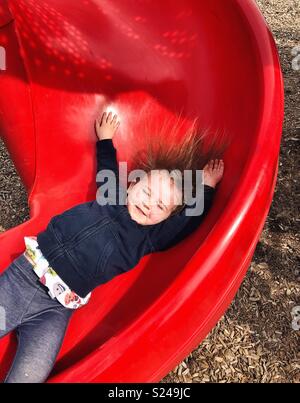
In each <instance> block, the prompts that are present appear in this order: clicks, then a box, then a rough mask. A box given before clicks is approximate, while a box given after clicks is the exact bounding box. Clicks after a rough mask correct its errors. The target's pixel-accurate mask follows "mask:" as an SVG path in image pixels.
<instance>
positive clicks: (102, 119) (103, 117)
mask: <svg viewBox="0 0 300 403" xmlns="http://www.w3.org/2000/svg"><path fill="white" fill-rule="evenodd" d="M104 120H106V112H103V114H102V116H101V121H100V124H101V125H102V122H103V121H104Z"/></svg>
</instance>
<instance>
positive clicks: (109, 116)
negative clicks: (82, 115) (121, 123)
mask: <svg viewBox="0 0 300 403" xmlns="http://www.w3.org/2000/svg"><path fill="white" fill-rule="evenodd" d="M110 118H111V112H109V114H108V115H107V118H106V122H107V123H108V122H109V120H110Z"/></svg>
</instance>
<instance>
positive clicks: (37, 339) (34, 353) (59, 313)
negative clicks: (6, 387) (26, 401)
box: [4, 297, 72, 383]
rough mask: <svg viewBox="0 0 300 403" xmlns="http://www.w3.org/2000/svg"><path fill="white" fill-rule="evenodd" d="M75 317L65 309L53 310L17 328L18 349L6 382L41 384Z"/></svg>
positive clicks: (52, 364)
mask: <svg viewBox="0 0 300 403" xmlns="http://www.w3.org/2000/svg"><path fill="white" fill-rule="evenodd" d="M49 299H50V297H49ZM71 314H72V311H71V310H68V309H67V308H64V307H63V306H62V309H57V308H56V307H49V308H48V309H46V310H43V311H42V312H40V313H39V314H36V315H34V316H32V318H31V319H28V320H27V321H26V322H24V323H22V324H21V325H20V326H19V327H18V328H17V335H18V349H17V353H16V356H15V359H14V361H13V364H12V366H11V369H10V371H9V373H8V374H7V376H6V379H5V381H4V382H5V383H27V382H28V383H30V382H31V383H41V382H44V381H45V380H46V379H47V378H48V375H49V374H50V372H51V370H52V368H53V366H54V363H55V359H56V357H57V355H58V353H59V350H60V348H61V345H62V342H63V339H64V335H65V331H66V329H67V325H68V323H69V319H70V316H71Z"/></svg>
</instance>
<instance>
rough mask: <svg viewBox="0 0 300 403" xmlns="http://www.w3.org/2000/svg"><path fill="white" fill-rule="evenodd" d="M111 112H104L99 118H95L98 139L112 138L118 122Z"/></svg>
mask: <svg viewBox="0 0 300 403" xmlns="http://www.w3.org/2000/svg"><path fill="white" fill-rule="evenodd" d="M111 117H112V113H111V112H109V114H108V115H107V112H104V113H103V114H102V116H101V118H99V119H96V121H95V124H96V134H97V137H98V139H99V140H104V139H112V138H113V136H114V134H115V132H116V130H117V128H118V127H119V125H120V122H119V121H118V122H117V115H116V114H115V115H114V117H113V118H111Z"/></svg>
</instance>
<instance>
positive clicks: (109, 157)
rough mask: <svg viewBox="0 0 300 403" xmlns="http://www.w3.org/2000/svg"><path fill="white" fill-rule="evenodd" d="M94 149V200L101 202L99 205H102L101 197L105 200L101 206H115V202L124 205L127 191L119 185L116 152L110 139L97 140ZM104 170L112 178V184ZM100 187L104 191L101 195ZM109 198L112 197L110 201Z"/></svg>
mask: <svg viewBox="0 0 300 403" xmlns="http://www.w3.org/2000/svg"><path fill="white" fill-rule="evenodd" d="M96 147H97V173H96V185H97V194H96V199H97V201H98V202H99V200H101V203H103V201H102V197H103V198H105V199H104V203H103V204H106V203H107V202H108V203H109V204H115V201H116V203H121V204H124V203H125V200H126V196H127V189H126V188H125V187H124V186H123V185H122V184H121V183H120V175H119V166H118V160H117V150H116V148H115V147H114V145H113V141H112V139H103V140H98V141H97V143H96ZM106 170H109V171H110V174H109V175H112V177H113V181H112V182H110V180H109V177H108V175H107V172H105V171H106ZM112 173H113V174H114V175H113V174H112ZM106 182H107V184H106ZM110 183H111V186H110ZM114 184H116V186H114ZM108 185H109V186H108ZM100 186H103V189H104V192H103V193H102V192H101V190H102V189H101V190H100ZM108 192H109V194H108ZM115 193H116V198H114V194H115ZM110 197H113V199H112V200H111V199H110ZM109 200H111V202H109Z"/></svg>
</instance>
